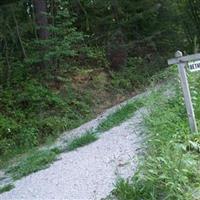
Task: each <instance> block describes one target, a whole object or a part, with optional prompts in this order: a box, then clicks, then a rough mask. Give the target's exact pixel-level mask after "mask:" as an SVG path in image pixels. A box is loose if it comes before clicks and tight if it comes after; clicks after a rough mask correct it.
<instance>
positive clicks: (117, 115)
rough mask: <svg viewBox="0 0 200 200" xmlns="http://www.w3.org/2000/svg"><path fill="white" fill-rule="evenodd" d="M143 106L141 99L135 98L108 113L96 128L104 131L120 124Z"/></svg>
mask: <svg viewBox="0 0 200 200" xmlns="http://www.w3.org/2000/svg"><path fill="white" fill-rule="evenodd" d="M142 106H143V101H142V99H139V100H135V101H132V102H129V103H127V104H126V105H124V106H122V107H121V108H120V109H119V110H117V111H116V112H114V113H113V114H111V115H109V116H108V117H107V118H106V119H105V120H104V121H103V122H102V123H101V124H100V125H99V126H98V128H97V131H99V132H105V131H108V130H109V129H111V128H113V127H115V126H118V125H120V124H121V123H122V122H123V121H125V120H127V119H129V118H131V117H132V116H133V113H134V112H135V111H136V110H138V109H139V108H140V107H142Z"/></svg>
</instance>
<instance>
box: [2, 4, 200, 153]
mask: <svg viewBox="0 0 200 200" xmlns="http://www.w3.org/2000/svg"><path fill="white" fill-rule="evenodd" d="M199 43H200V2H199V1H196V0H177V1H175V0H9V1H8V0H4V1H2V0H1V2H0V154H2V155H7V154H9V153H10V152H11V151H13V149H21V150H22V149H24V148H25V147H29V148H30V147H32V146H36V145H38V144H41V143H43V142H44V141H46V138H47V137H49V136H56V135H58V134H59V133H60V132H62V131H63V130H66V129H70V128H73V127H76V126H78V125H80V124H81V123H83V122H84V121H86V120H87V119H88V118H90V117H91V114H92V113H96V112H99V110H95V108H100V107H101V106H102V105H105V107H106V106H109V105H111V103H107V101H108V100H110V102H112V104H113V103H115V101H116V100H117V101H118V102H119V101H121V100H123V98H122V97H124V96H125V95H126V94H127V92H135V91H137V89H138V88H141V87H143V86H144V87H145V86H147V85H149V84H150V82H151V80H152V76H153V75H154V74H155V73H156V72H158V71H160V70H162V69H164V68H165V67H167V65H166V58H169V57H171V56H172V55H173V54H174V52H175V51H176V50H177V49H180V50H183V51H185V52H186V53H193V52H196V51H198V48H199ZM120 94H121V96H120V97H119V95H120ZM112 98H113V99H112Z"/></svg>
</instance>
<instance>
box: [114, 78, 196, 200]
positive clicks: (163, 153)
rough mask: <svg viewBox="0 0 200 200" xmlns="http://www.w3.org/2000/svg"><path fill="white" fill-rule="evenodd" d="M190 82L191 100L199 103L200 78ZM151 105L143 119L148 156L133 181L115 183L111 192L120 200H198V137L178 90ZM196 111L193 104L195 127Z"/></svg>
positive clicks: (152, 101) (153, 101) (155, 100)
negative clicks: (173, 94)
mask: <svg viewBox="0 0 200 200" xmlns="http://www.w3.org/2000/svg"><path fill="white" fill-rule="evenodd" d="M192 80H193V81H192V82H191V85H192V86H193V87H192V93H193V97H195V98H196V99H197V100H198V101H199V99H200V94H199V93H197V92H194V88H199V87H198V86H197V85H199V77H198V78H194V77H193V78H192ZM176 84H177V83H176ZM151 103H152V104H151ZM151 103H150V102H148V106H150V107H152V106H153V108H152V109H151V114H150V116H148V118H146V119H145V124H146V126H147V128H148V140H147V147H148V149H147V153H146V155H145V156H144V158H143V159H141V163H140V166H139V169H138V171H137V172H136V174H135V175H134V176H133V178H132V180H131V181H127V180H120V181H118V183H117V185H116V189H115V190H114V192H113V193H114V195H115V196H116V197H117V198H118V199H119V200H132V199H134V200H141V199H143V200H159V199H160V200H161V199H162V200H163V199H165V200H198V199H199V197H200V168H199V166H200V165H199V161H200V154H199V152H200V151H199V147H200V134H199V133H196V134H191V133H190V130H189V128H188V121H187V115H186V111H185V107H184V104H183V98H182V94H181V92H180V89H176V91H175V96H174V97H170V98H166V97H165V98H163V97H162V98H161V97H160V98H158V97H156V98H155V97H154V98H153V99H152V100H151ZM199 110H200V105H199V104H195V111H196V117H197V121H198V124H199V122H200V114H199V113H200V112H199Z"/></svg>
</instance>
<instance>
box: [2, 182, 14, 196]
mask: <svg viewBox="0 0 200 200" xmlns="http://www.w3.org/2000/svg"><path fill="white" fill-rule="evenodd" d="M14 187H15V186H14V185H12V184H8V185H5V186H3V187H0V194H2V193H4V192H8V191H10V190H12V189H13V188H14Z"/></svg>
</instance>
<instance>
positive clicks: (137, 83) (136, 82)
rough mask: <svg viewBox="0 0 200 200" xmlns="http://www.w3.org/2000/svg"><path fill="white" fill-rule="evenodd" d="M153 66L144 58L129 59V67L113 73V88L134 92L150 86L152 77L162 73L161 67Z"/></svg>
mask: <svg viewBox="0 0 200 200" xmlns="http://www.w3.org/2000/svg"><path fill="white" fill-rule="evenodd" d="M152 64H153V63H147V62H145V60H143V59H142V58H129V59H128V62H127V65H126V66H125V67H123V69H122V70H121V71H120V72H115V73H113V79H112V85H113V87H117V88H121V89H124V90H128V91H134V90H135V89H137V88H140V87H145V86H148V85H149V84H151V81H152V80H151V77H152V76H153V75H154V74H155V73H156V72H157V73H158V72H159V71H160V66H157V67H155V66H154V67H151V66H152Z"/></svg>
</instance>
